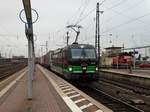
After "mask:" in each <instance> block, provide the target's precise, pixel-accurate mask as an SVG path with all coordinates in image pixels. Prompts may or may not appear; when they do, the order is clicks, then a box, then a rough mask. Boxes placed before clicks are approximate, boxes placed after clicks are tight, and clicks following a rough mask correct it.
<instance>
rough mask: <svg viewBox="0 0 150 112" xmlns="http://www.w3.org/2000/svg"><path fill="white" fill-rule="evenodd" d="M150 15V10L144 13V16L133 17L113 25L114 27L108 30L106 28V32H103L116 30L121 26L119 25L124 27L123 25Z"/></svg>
mask: <svg viewBox="0 0 150 112" xmlns="http://www.w3.org/2000/svg"><path fill="white" fill-rule="evenodd" d="M149 15H150V12H149V13H147V14H144V15H142V16H139V17H136V18H133V19H131V20H129V21H126V22H124V23H121V24H119V25H116V26H114V27H112V28H109V29H108V30H105V31H104V32H102V34H104V33H107V32H109V31H112V30H114V29H117V28H119V27H122V26H123V25H127V24H130V23H132V22H135V21H138V20H139V19H141V18H143V17H146V16H149Z"/></svg>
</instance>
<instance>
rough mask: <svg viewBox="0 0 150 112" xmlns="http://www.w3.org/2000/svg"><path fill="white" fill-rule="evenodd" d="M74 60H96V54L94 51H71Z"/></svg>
mask: <svg viewBox="0 0 150 112" xmlns="http://www.w3.org/2000/svg"><path fill="white" fill-rule="evenodd" d="M71 55H72V59H80V58H88V59H95V58H96V54H95V50H94V49H85V48H84V49H71Z"/></svg>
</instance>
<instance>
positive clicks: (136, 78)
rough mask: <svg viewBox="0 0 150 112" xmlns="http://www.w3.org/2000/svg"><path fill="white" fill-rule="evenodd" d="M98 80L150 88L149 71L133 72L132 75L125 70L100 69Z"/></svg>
mask: <svg viewBox="0 0 150 112" xmlns="http://www.w3.org/2000/svg"><path fill="white" fill-rule="evenodd" d="M100 78H107V79H113V80H118V81H119V80H120V81H125V82H128V83H134V84H137V85H140V86H141V87H146V88H149V86H150V71H149V70H146V71H145V70H144V71H143V70H133V71H132V73H130V72H129V70H127V69H126V70H125V69H102V70H101V71H100Z"/></svg>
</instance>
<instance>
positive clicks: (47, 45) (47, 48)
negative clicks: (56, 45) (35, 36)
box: [46, 41, 48, 53]
mask: <svg viewBox="0 0 150 112" xmlns="http://www.w3.org/2000/svg"><path fill="white" fill-rule="evenodd" d="M47 52H48V41H46V53H47Z"/></svg>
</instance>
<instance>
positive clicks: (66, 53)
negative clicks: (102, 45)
mask: <svg viewBox="0 0 150 112" xmlns="http://www.w3.org/2000/svg"><path fill="white" fill-rule="evenodd" d="M39 61H40V64H42V65H43V66H46V67H48V68H50V69H51V70H52V71H54V72H56V73H59V74H61V75H63V76H64V77H65V78H66V79H69V80H80V79H81V80H92V81H94V80H98V59H97V55H96V51H95V48H94V47H93V46H92V45H87V44H72V45H68V46H66V47H64V48H61V49H57V50H55V51H49V52H48V53H47V54H46V55H44V56H43V57H41V58H40V59H39Z"/></svg>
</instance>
